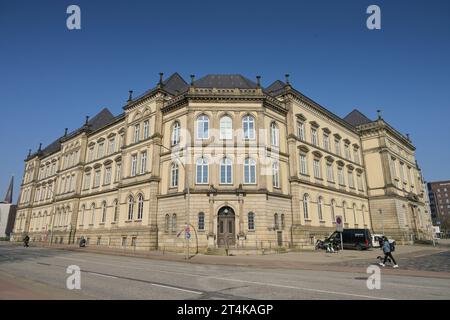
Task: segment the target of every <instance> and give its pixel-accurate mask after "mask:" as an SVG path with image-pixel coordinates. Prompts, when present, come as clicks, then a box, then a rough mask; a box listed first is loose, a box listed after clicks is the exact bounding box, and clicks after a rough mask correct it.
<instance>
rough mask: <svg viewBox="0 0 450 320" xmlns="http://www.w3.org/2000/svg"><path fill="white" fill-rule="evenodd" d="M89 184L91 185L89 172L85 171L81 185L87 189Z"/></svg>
mask: <svg viewBox="0 0 450 320" xmlns="http://www.w3.org/2000/svg"><path fill="white" fill-rule="evenodd" d="M90 186H91V173H90V172H86V173H85V174H84V187H83V189H85V190H87V189H89V187H90Z"/></svg>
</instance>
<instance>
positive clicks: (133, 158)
mask: <svg viewBox="0 0 450 320" xmlns="http://www.w3.org/2000/svg"><path fill="white" fill-rule="evenodd" d="M136 173H137V155H136V154H133V155H132V156H131V176H132V177H134V176H135V175H136Z"/></svg>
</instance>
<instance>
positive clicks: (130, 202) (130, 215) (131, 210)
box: [128, 196, 134, 221]
mask: <svg viewBox="0 0 450 320" xmlns="http://www.w3.org/2000/svg"><path fill="white" fill-rule="evenodd" d="M133 214H134V198H133V196H129V197H128V220H129V221H131V220H133Z"/></svg>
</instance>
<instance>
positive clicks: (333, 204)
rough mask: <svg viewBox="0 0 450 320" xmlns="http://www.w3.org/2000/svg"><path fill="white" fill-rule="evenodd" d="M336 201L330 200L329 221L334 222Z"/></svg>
mask: <svg viewBox="0 0 450 320" xmlns="http://www.w3.org/2000/svg"><path fill="white" fill-rule="evenodd" d="M335 210H336V201H334V199H333V200H331V221H332V222H336V211H335Z"/></svg>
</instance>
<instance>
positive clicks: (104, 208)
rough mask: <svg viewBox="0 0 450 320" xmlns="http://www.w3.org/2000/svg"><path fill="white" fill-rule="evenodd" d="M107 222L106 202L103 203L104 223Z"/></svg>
mask: <svg viewBox="0 0 450 320" xmlns="http://www.w3.org/2000/svg"><path fill="white" fill-rule="evenodd" d="M105 221H106V202H103V203H102V221H101V222H102V223H105Z"/></svg>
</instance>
